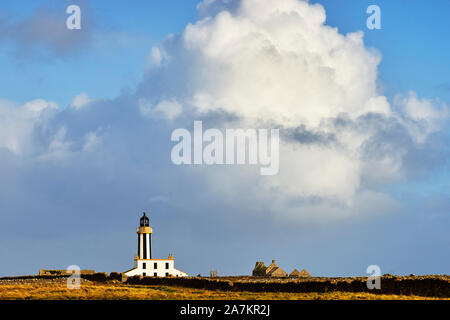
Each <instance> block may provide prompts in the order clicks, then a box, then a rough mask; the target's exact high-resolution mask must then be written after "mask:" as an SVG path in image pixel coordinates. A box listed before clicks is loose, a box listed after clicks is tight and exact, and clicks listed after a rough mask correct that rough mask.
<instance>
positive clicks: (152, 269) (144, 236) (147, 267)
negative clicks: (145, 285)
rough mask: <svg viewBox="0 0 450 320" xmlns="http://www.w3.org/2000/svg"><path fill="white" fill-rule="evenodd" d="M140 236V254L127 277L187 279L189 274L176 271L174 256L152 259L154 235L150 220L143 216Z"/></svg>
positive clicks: (139, 230) (137, 231)
mask: <svg viewBox="0 0 450 320" xmlns="http://www.w3.org/2000/svg"><path fill="white" fill-rule="evenodd" d="M136 233H137V234H138V252H137V255H136V257H135V258H134V268H133V269H131V270H128V271H125V275H127V276H129V277H131V276H144V277H149V276H152V277H187V276H188V274H187V273H185V272H183V271H180V270H178V269H175V266H174V265H175V261H174V259H173V256H172V254H169V258H167V259H152V233H153V230H152V228H150V220H149V218H148V217H147V215H146V214H145V212H144V214H143V216H142V217H141V219H140V220H139V227H138V228H137V229H136Z"/></svg>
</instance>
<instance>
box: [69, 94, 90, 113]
mask: <svg viewBox="0 0 450 320" xmlns="http://www.w3.org/2000/svg"><path fill="white" fill-rule="evenodd" d="M93 101H94V100H93V99H91V98H89V96H88V95H87V94H86V93H84V92H83V93H80V94H79V95H77V96H76V97H75V98H73V100H72V102H71V103H70V107H72V108H74V109H81V108H84V107H86V106H88V105H89V104H90V103H92V102H93Z"/></svg>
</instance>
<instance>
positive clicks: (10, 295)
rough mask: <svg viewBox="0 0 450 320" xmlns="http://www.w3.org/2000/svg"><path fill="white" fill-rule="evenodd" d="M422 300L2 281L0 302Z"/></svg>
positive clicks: (345, 293)
mask: <svg viewBox="0 0 450 320" xmlns="http://www.w3.org/2000/svg"><path fill="white" fill-rule="evenodd" d="M17 299H19V300H41V299H44V300H117V299H119V300H127V299H130V300H145V299H147V300H185V299H187V300H225V299H226V300H259V299H263V300H369V299H370V300H373V299H377V300H379V299H390V300H418V299H420V300H422V299H433V300H434V299H437V298H430V297H419V296H414V295H411V296H406V295H380V294H372V293H353V292H328V293H316V292H313V293H288V292H246V291H236V292H235V291H221V290H205V289H193V288H186V287H177V286H164V285H154V286H153V285H150V286H149V285H129V284H124V283H121V282H119V281H114V282H108V283H98V282H92V281H87V280H83V281H82V284H81V287H80V289H72V290H71V289H68V288H67V285H66V281H65V279H54V280H41V281H38V282H33V281H30V282H26V281H24V282H21V283H17V282H11V281H0V300H17Z"/></svg>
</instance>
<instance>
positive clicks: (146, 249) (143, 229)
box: [136, 212, 152, 259]
mask: <svg viewBox="0 0 450 320" xmlns="http://www.w3.org/2000/svg"><path fill="white" fill-rule="evenodd" d="M136 232H137V234H138V256H137V258H138V259H151V258H152V228H150V221H149V219H148V217H147V216H146V215H145V212H144V215H143V216H142V217H141V220H140V223H139V228H137V230H136Z"/></svg>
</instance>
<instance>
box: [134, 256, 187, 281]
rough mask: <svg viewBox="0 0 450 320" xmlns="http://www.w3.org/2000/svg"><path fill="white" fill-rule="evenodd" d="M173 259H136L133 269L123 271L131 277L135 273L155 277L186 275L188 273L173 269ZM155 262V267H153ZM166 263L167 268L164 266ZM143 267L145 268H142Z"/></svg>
mask: <svg viewBox="0 0 450 320" xmlns="http://www.w3.org/2000/svg"><path fill="white" fill-rule="evenodd" d="M174 262H175V261H174V260H160V259H158V260H155V259H151V260H136V261H135V269H132V270H130V271H128V272H126V273H125V275H127V276H129V277H131V276H135V275H141V276H150V277H153V276H157V277H167V276H169V275H173V276H175V277H187V276H188V274H187V273H185V272H183V271H180V270H178V269H175V266H174ZM155 263H156V268H155ZM166 264H168V268H167V266H166ZM144 267H145V268H144Z"/></svg>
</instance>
